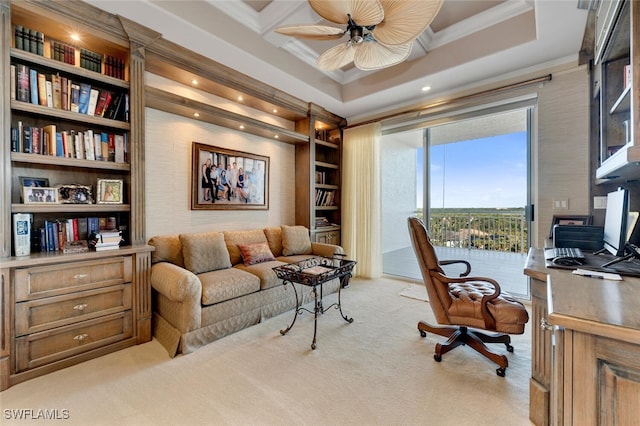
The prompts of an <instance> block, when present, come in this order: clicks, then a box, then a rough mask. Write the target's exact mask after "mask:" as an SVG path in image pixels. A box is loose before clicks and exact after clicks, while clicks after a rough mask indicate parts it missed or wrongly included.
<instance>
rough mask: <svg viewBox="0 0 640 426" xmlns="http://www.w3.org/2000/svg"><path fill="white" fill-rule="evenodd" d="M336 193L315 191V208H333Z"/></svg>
mask: <svg viewBox="0 0 640 426" xmlns="http://www.w3.org/2000/svg"><path fill="white" fill-rule="evenodd" d="M337 192H338V191H335V190H327V189H316V206H318V207H323V206H335V203H336V194H337Z"/></svg>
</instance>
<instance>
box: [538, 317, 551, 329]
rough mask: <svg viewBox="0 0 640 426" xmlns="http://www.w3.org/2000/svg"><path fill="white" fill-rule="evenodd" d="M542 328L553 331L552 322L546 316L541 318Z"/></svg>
mask: <svg viewBox="0 0 640 426" xmlns="http://www.w3.org/2000/svg"><path fill="white" fill-rule="evenodd" d="M540 328H541V329H543V330H544V331H552V330H553V326H552V325H551V324H549V322H548V321H547V319H546V318H541V319H540Z"/></svg>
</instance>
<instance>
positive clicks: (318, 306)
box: [280, 277, 353, 349]
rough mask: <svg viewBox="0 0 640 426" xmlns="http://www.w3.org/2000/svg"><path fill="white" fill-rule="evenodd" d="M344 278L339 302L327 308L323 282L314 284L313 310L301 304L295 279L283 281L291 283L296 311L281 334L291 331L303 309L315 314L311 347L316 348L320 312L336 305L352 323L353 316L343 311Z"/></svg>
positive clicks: (342, 314) (340, 287) (339, 290)
mask: <svg viewBox="0 0 640 426" xmlns="http://www.w3.org/2000/svg"><path fill="white" fill-rule="evenodd" d="M344 278H345V277H342V278H341V279H340V285H339V286H338V302H337V303H332V304H331V305H329V306H328V307H327V308H326V309H325V308H324V306H323V304H322V284H323V283H320V284H316V285H313V286H312V292H313V305H314V308H313V311H311V310H309V309H307V308H304V307H302V306H300V304H301V303H302V299H301V298H299V297H298V290H296V286H295V285H294V284H293V281H291V280H284V281H283V283H284V285H286V284H287V283H289V284H291V287H292V288H293V292H294V293H295V295H296V310H295V313H294V314H293V320H292V321H291V324H289V326H288V327H287V328H285V329H284V330H280V334H282V335H283V336H284V335H285V334H287V333H288V332H289V330H291V328H292V327H293V324H295V323H296V319H297V318H298V315H302V312H303V311H307V312H309V313H310V314H313V341H312V342H311V349H315V348H316V334H317V332H318V314H324V313H325V312H327V311H328V310H329V309H331V308H333V307H335V308H336V309H338V310H339V311H340V316H342V318H343V319H344V320H345V321H346V322H348V323H349V324H351V323H352V322H353V318H349V317H348V316H346V315H345V314H344V313H343V312H342V305H341V303H340V293H341V290H342V286H343V284H344V281H346V280H344ZM347 279H348V278H347ZM318 286H320V299H318V290H317V287H318Z"/></svg>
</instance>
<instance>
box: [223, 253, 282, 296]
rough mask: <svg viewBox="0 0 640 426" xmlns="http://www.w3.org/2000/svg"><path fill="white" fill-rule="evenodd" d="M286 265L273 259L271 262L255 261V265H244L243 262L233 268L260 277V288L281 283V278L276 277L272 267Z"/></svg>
mask: <svg viewBox="0 0 640 426" xmlns="http://www.w3.org/2000/svg"><path fill="white" fill-rule="evenodd" d="M281 265H286V262H279V261H277V260H273V261H271V262H264V263H256V264H255V265H249V266H245V265H243V264H240V265H235V266H234V269H240V270H242V271H246V272H250V273H252V274H253V275H255V276H256V277H258V278H259V279H260V288H261V289H262V290H264V289H265V288H271V287H275V286H277V285H281V284H282V280H281V279H280V278H278V276H277V275H276V273H275V272H273V268H275V267H276V266H281Z"/></svg>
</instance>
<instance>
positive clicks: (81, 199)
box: [56, 185, 93, 204]
mask: <svg viewBox="0 0 640 426" xmlns="http://www.w3.org/2000/svg"><path fill="white" fill-rule="evenodd" d="M56 187H57V188H58V201H59V202H60V203H62V204H91V203H93V195H92V191H91V187H90V186H87V185H56Z"/></svg>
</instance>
